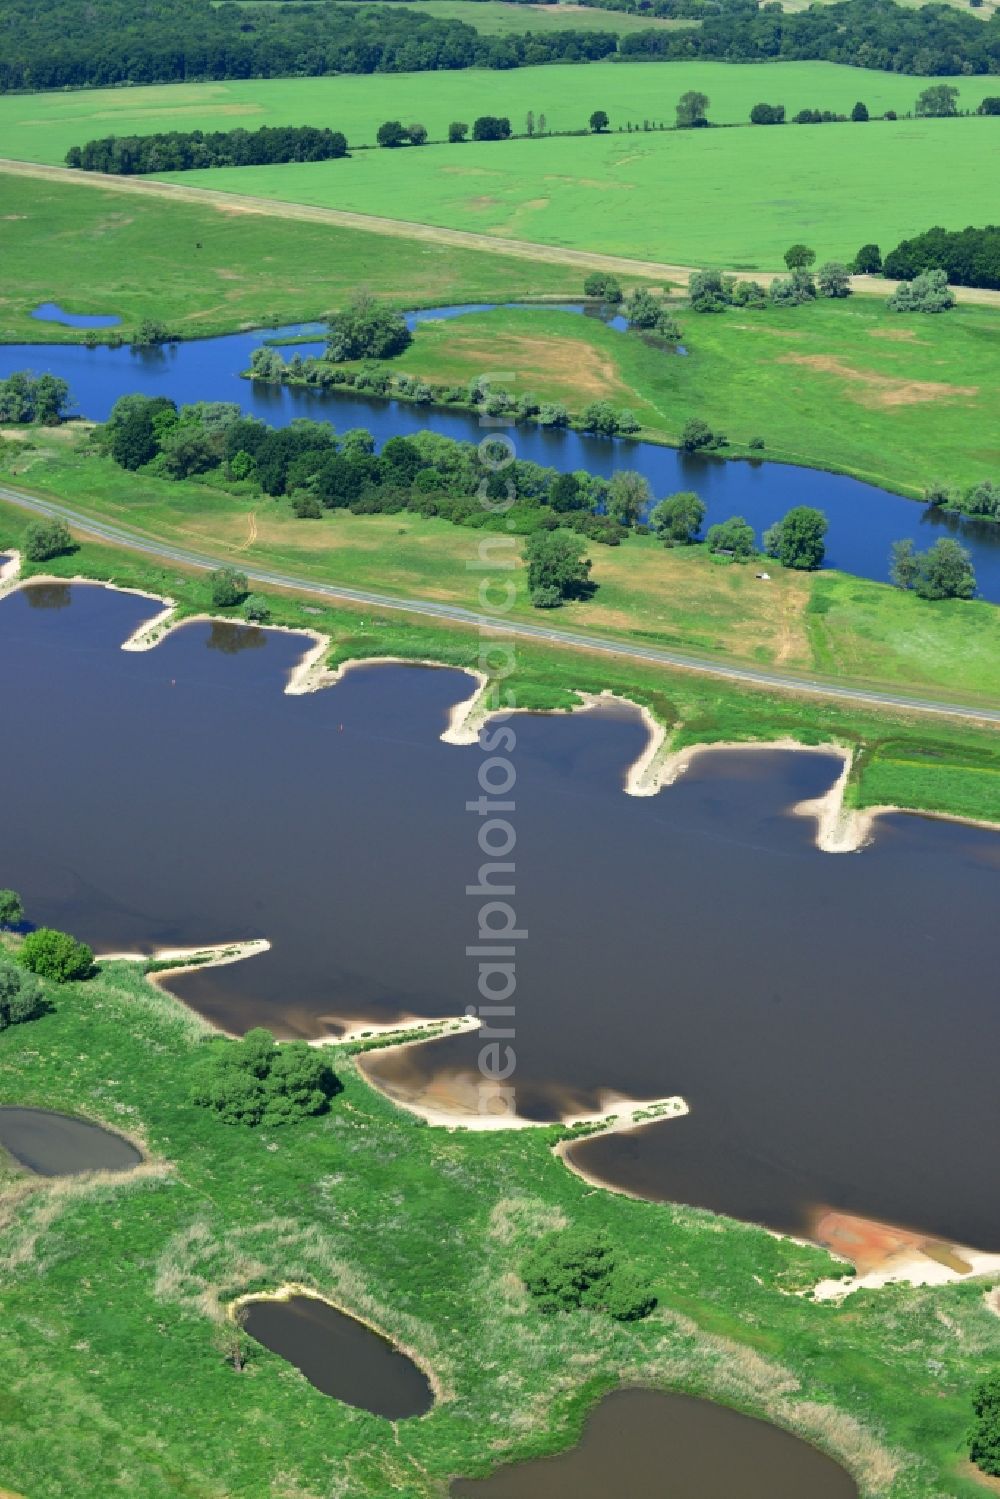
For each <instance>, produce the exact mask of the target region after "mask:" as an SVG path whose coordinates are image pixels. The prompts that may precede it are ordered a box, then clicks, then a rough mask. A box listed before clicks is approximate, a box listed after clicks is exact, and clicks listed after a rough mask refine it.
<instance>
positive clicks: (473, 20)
mask: <svg viewBox="0 0 1000 1499" xmlns="http://www.w3.org/2000/svg"><path fill="white" fill-rule="evenodd" d="M265 3H267V4H273V0H265ZM406 8H407V10H415V11H417V12H418V14H420V15H424V16H433V17H434V19H435V20H437V21H464V22H465V23H466V25H467V26H474V27H475V28H476V30H477V31H479V32H482V34H483V35H484V36H510V35H511V34H512V33H513V34H515V35H518V36H519V35H521V34H522V33H523V32H525V31H535V32H546V31H570V30H572V31H614V32H616V33H617V34H618V35H619V36H626V35H627V34H628V33H629V32H630V31H649V30H650V29H652V30H654V31H663V30H677V29H683V28H684V27H687V28H688V29H690V28H691V27H692V26H693V27H697V26H698V24H699V23H698V22H697V21H668V20H661V19H660V18H659V17H657V16H636V15H631V14H630V13H629V12H627V11H624V10H600V9H599V8H598V7H597V6H587V5H571V4H566V5H531V6H527V5H516V4H512V5H508V4H506V3H505V0H406Z"/></svg>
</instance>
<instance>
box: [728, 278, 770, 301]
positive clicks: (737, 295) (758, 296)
mask: <svg viewBox="0 0 1000 1499" xmlns="http://www.w3.org/2000/svg"><path fill="white" fill-rule="evenodd" d="M732 300H733V306H734V307H765V306H766V305H767V292H766V291H765V290H764V288H763V287H762V286H761V284H760V282H759V281H737V282H736V284H735V285H734V286H733V290H732Z"/></svg>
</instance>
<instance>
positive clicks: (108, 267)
mask: <svg viewBox="0 0 1000 1499" xmlns="http://www.w3.org/2000/svg"><path fill="white" fill-rule="evenodd" d="M0 234H2V242H3V248H2V256H3V277H2V281H0V339H3V340H5V341H8V342H9V341H11V340H33V341H37V340H40V339H45V340H59V339H66V340H74V339H79V337H80V335H79V332H78V331H74V330H72V329H68V328H60V327H59V325H58V324H56V323H40V322H38V321H37V320H36V319H34V318H32V317H30V316H29V314H30V312H31V309H32V308H33V307H37V306H38V304H39V303H40V302H47V301H56V302H58V303H60V304H61V305H62V306H64V307H65V308H67V309H68V310H69V311H71V312H83V313H88V312H90V313H93V312H99V313H117V314H118V315H119V316H120V317H121V318H122V321H123V324H124V328H125V331H126V332H128V331H129V330H130V329H132V328H134V327H135V326H136V325H137V324H138V323H139V322H140V321H141V320H142V319H143V318H145V317H153V318H158V319H160V320H162V321H163V322H165V323H167V325H168V326H169V327H170V329H171V330H172V331H174V332H177V333H181V334H183V335H184V336H185V337H196V336H198V335H202V334H209V333H219V332H232V331H233V330H234V329H236V328H240V327H259V326H261V325H262V324H265V323H268V322H274V321H277V322H286V323H287V322H294V321H296V320H299V319H305V318H312V317H317V316H320V315H322V314H323V313H325V312H329V311H332V310H333V309H334V308H336V307H339V306H343V305H344V303H345V302H346V301H348V300H349V299H350V297H351V296H353V295H354V293H355V292H356V291H357V290H358V288H359V287H367V288H369V289H370V290H371V291H372V292H373V293H376V294H377V295H379V296H384V297H387V298H390V299H392V300H395V301H400V302H404V303H406V304H407V305H411V306H414V305H420V304H421V303H424V304H430V305H434V304H436V303H439V302H442V301H448V302H450V301H452V300H454V299H456V298H457V299H458V300H460V301H465V300H468V301H492V300H495V299H496V298H498V297H499V298H501V299H503V298H507V297H514V298H518V297H522V296H526V295H527V296H531V295H538V294H543V293H561V294H566V293H568V292H574V291H576V290H577V289H578V285H577V277H576V275H575V273H574V272H572V271H567V270H565V269H560V268H559V267H558V266H549V265H544V264H541V263H533V262H532V261H530V260H527V259H513V258H511V257H508V256H504V255H495V254H492V253H489V252H485V253H484V252H479V251H475V250H456V249H453V248H444V247H441V246H435V245H430V244H422V243H416V242H413V241H406V240H399V239H387V238H385V237H383V236H381V235H375V234H366V233H364V232H360V231H357V230H353V229H338V228H331V227H327V226H324V225H319V224H307V223H293V222H283V221H282V220H281V219H279V218H264V217H260V218H259V217H256V216H252V215H245V214H240V215H236V214H230V213H224V212H220V211H219V210H218V209H217V208H212V207H201V206H200V205H194V204H187V203H167V202H163V201H159V200H156V199H153V198H141V199H140V198H128V199H123V198H122V197H120V196H118V195H116V194H114V193H108V192H105V191H103V190H102V189H100V188H93V187H86V188H77V187H76V186H75V185H70V186H65V185H62V184H59V183H45V182H36V181H32V180H30V179H28V178H19V177H14V176H10V175H7V174H4V173H2V172H0ZM195 268H196V269H197V274H193V271H194V270H195Z"/></svg>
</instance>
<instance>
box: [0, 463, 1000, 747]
mask: <svg viewBox="0 0 1000 1499" xmlns="http://www.w3.org/2000/svg"><path fill="white" fill-rule="evenodd" d="M0 500H7V501H9V502H10V503H11V504H13V505H17V506H19V507H20V508H21V509H22V510H30V511H33V512H34V513H35V514H37V515H45V516H58V517H59V518H60V519H61V520H64V521H66V522H67V524H69V525H70V526H72V527H73V529H74V530H76V531H79V532H82V533H84V534H86V535H89V536H95V537H97V538H98V539H99V540H101V541H108V542H112V543H113V544H114V545H116V546H124V547H128V548H129V549H130V550H132V551H134V552H141V553H143V554H144V555H145V556H147V557H157V558H160V559H161V560H162V561H164V562H176V563H180V564H182V565H183V566H185V567H197V568H205V569H209V568H215V567H218V566H219V565H220V561H221V560H222V559H220V558H219V557H212V556H209V555H207V554H205V553H203V552H195V551H190V550H188V549H187V548H185V547H176V546H171V545H170V543H169V542H166V541H156V540H154V539H153V538H151V537H147V536H142V535H139V534H138V533H137V532H135V531H130V530H128V529H127V528H126V527H124V526H115V525H110V524H108V523H107V522H105V521H101V520H95V519H94V518H93V517H91V516H88V515H84V514H83V513H82V512H80V511H78V510H74V509H72V508H71V507H70V506H69V505H62V504H59V503H57V502H56V501H55V500H47V499H42V498H40V497H39V496H38V495H32V494H28V493H26V492H25V491H24V490H21V489H12V488H10V486H8V485H3V484H0ZM226 560H233V559H226ZM235 560H237V561H238V564H239V568H240V571H241V572H243V573H245V574H246V576H247V578H248V580H249V581H250V582H252V583H264V584H269V585H270V586H271V587H273V588H285V589H290V590H294V592H296V593H308V594H313V595H315V596H317V597H319V598H323V599H329V600H330V601H331V602H335V603H337V602H339V603H349V604H365V605H368V606H369V607H370V608H374V609H392V610H395V611H397V612H399V613H402V614H417V615H420V616H422V617H423V618H427V619H443V620H449V621H452V622H453V623H457V624H463V625H473V626H475V627H476V628H477V629H480V630H482V631H483V632H484V633H486V634H488V635H490V636H491V637H496V636H505V637H509V636H514V637H516V638H518V639H524V640H537V641H542V642H545V643H547V644H550V645H557V646H569V647H573V648H575V649H583V650H588V651H601V652H603V653H605V654H608V655H613V656H623V657H625V658H626V660H629V661H641V662H645V663H647V664H651V665H660V666H667V667H671V668H673V669H675V670H677V669H680V670H682V671H692V672H697V673H699V674H700V675H702V676H709V677H718V678H721V679H723V680H724V681H729V682H743V683H746V684H747V685H748V686H752V687H769V688H778V689H780V690H782V691H786V692H794V693H799V694H806V695H808V696H810V697H825V698H836V699H839V700H841V701H844V702H849V703H856V704H859V705H862V706H865V707H873V708H907V709H910V710H912V711H914V712H917V713H926V714H937V715H939V716H942V717H947V718H963V719H970V720H973V721H975V722H981V723H995V724H1000V708H996V709H994V708H973V707H969V706H967V705H966V704H963V703H951V702H948V701H947V700H942V699H938V698H924V697H910V696H906V695H903V694H901V693H892V692H876V691H866V690H865V689H864V688H860V687H852V686H850V685H849V684H845V683H843V682H833V681H824V680H823V678H821V677H796V676H792V675H790V674H786V673H782V672H775V671H761V670H758V669H756V668H755V667H751V666H734V665H727V664H725V663H723V662H719V661H709V660H703V659H702V658H700V657H698V656H691V655H686V654H685V653H683V652H681V651H668V650H662V649H660V648H659V647H658V646H647V645H638V644H635V643H633V642H632V641H628V640H615V639H612V638H609V637H608V636H604V635H585V634H582V633H579V632H576V631H573V630H557V629H552V628H550V627H549V626H547V625H542V624H538V625H534V624H529V623H526V622H517V623H511V622H509V621H507V620H504V619H503V618H502V617H499V616H490V615H487V614H476V613H475V612H474V611H473V610H471V609H463V608H461V607H460V606H459V605H458V604H440V603H435V602H433V601H432V600H430V599H407V598H397V597H396V596H394V595H393V594H388V593H373V592H369V591H368V590H367V589H360V588H342V587H340V586H339V585H337V584H335V583H318V582H315V581H312V580H310V579H307V578H300V577H296V576H295V575H294V574H293V573H279V572H272V571H271V570H270V569H265V568H259V567H254V566H253V564H252V563H251V562H249V561H248V560H247V557H246V554H245V553H241V554H240V556H239V558H238V559H235Z"/></svg>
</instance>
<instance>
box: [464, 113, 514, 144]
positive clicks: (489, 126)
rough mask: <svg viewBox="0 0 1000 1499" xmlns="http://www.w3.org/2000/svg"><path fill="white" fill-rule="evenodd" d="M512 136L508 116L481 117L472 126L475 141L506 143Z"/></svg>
mask: <svg viewBox="0 0 1000 1499" xmlns="http://www.w3.org/2000/svg"><path fill="white" fill-rule="evenodd" d="M509 135H510V120H508V119H507V117H506V115H480V116H479V119H478V120H476V121H474V123H473V126H472V139H473V140H474V141H505V140H507V139H508V137H509Z"/></svg>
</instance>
